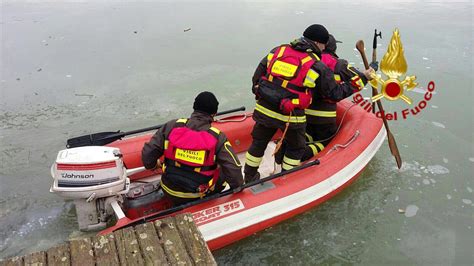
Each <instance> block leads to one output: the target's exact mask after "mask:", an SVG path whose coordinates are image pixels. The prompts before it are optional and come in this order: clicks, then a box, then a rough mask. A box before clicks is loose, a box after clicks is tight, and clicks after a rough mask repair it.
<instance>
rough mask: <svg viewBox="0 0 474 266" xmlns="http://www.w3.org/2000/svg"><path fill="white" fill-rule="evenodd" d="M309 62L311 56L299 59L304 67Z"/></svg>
mask: <svg viewBox="0 0 474 266" xmlns="http://www.w3.org/2000/svg"><path fill="white" fill-rule="evenodd" d="M310 60H311V56H309V55H308V56H307V57H305V58H303V59H301V64H302V65H304V64H306V63H307V62H309V61H310Z"/></svg>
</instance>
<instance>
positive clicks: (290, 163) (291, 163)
mask: <svg viewBox="0 0 474 266" xmlns="http://www.w3.org/2000/svg"><path fill="white" fill-rule="evenodd" d="M300 162H301V161H300V160H294V159H290V158H288V157H286V156H283V162H282V164H281V168H282V169H284V170H290V169H292V168H294V167H297V166H298V165H299V164H300Z"/></svg>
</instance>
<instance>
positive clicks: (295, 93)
mask: <svg viewBox="0 0 474 266" xmlns="http://www.w3.org/2000/svg"><path fill="white" fill-rule="evenodd" d="M328 39H329V33H328V31H327V30H326V28H325V27H324V26H322V25H318V24H314V25H311V26H309V27H308V28H307V29H306V30H305V31H304V33H303V37H301V38H300V39H297V40H295V41H293V42H291V43H290V44H284V45H281V46H278V47H276V48H274V49H273V50H271V52H270V53H269V54H268V55H267V56H266V57H264V58H263V59H262V61H261V62H260V64H259V65H258V67H257V69H256V70H255V73H254V76H253V78H252V82H253V87H252V92H253V93H254V94H255V95H256V99H257V105H256V107H255V111H254V114H253V119H254V120H255V122H256V123H255V126H254V128H253V131H252V137H253V141H252V145H251V146H250V148H249V150H248V152H247V154H246V161H245V168H244V173H245V181H246V182H250V181H253V180H256V179H258V178H259V174H258V167H259V166H260V163H261V161H262V159H263V154H264V151H265V149H266V147H267V144H268V142H269V141H270V140H271V138H272V137H273V135H274V134H275V132H276V131H277V130H278V129H281V130H283V131H285V128H286V136H285V140H286V148H285V152H284V154H283V158H282V162H281V163H282V169H283V171H285V170H289V169H291V168H293V167H295V166H298V165H299V163H300V160H301V157H302V155H303V153H304V149H305V137H304V134H305V127H306V116H305V113H304V109H306V108H307V107H308V106H309V105H310V103H311V100H312V94H314V93H317V94H319V95H321V97H324V98H329V99H335V100H340V99H343V98H345V97H347V96H349V95H350V94H352V91H353V89H352V87H351V86H350V85H349V84H341V85H338V84H337V83H336V82H335V81H334V77H333V72H332V71H331V70H330V69H329V68H328V67H327V66H326V65H324V64H323V63H322V62H320V56H321V51H322V50H324V48H325V44H326V43H327V41H328ZM279 163H280V162H279Z"/></svg>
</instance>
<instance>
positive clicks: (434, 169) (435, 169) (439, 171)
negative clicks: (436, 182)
mask: <svg viewBox="0 0 474 266" xmlns="http://www.w3.org/2000/svg"><path fill="white" fill-rule="evenodd" d="M428 172H430V173H431V174H433V175H445V174H448V173H449V169H448V168H446V167H444V166H441V165H439V164H437V165H428Z"/></svg>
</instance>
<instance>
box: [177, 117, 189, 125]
mask: <svg viewBox="0 0 474 266" xmlns="http://www.w3.org/2000/svg"><path fill="white" fill-rule="evenodd" d="M187 122H188V119H187V118H180V119H178V120H176V123H183V124H186V123H187Z"/></svg>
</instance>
